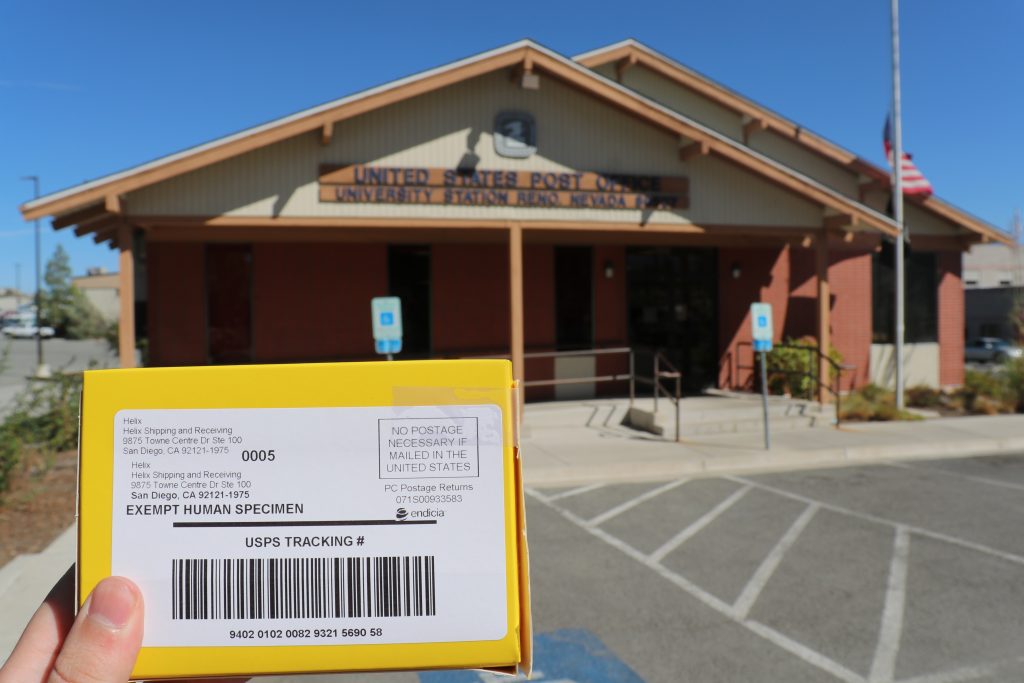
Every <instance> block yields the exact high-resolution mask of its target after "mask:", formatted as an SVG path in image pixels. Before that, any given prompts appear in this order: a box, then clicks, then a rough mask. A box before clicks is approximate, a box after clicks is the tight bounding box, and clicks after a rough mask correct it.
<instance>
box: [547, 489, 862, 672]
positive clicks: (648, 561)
mask: <svg viewBox="0 0 1024 683" xmlns="http://www.w3.org/2000/svg"><path fill="white" fill-rule="evenodd" d="M747 490H749V487H745V488H743V489H740V490H738V491H736V492H735V493H733V494H732V496H730V498H733V497H734V498H735V499H736V500H739V498H740V497H741V493H745V492H746V491H747ZM527 492H528V493H530V495H531V496H533V497H535V498H536V499H537V500H538V501H540V502H541V503H543V504H544V505H546V506H548V507H550V508H551V509H552V510H555V511H556V512H558V513H560V514H561V515H562V516H563V517H565V518H566V519H568V520H569V521H570V522H572V523H573V524H576V525H577V526H579V527H580V528H581V529H583V530H584V531H586V532H587V533H589V534H591V535H593V536H595V537H597V538H599V539H601V540H602V541H604V542H605V543H607V544H608V545H610V546H612V547H613V548H615V549H617V550H619V551H621V552H622V553H624V554H626V555H627V556H629V557H631V558H633V559H634V560H636V561H637V562H639V563H640V564H642V565H644V566H645V567H648V568H649V569H652V570H654V571H655V572H656V573H658V574H659V575H660V576H662V577H663V578H664V579H666V580H668V581H670V582H671V583H673V584H674V585H676V586H678V587H679V588H680V589H682V590H683V591H685V592H686V593H688V594H689V595H691V596H692V597H694V598H696V599H697V600H699V601H700V602H702V603H704V604H705V605H707V606H708V607H710V608H711V609H713V610H715V611H716V612H718V613H719V614H721V615H723V616H725V617H726V618H728V619H730V620H731V621H733V622H735V623H737V624H739V625H740V626H742V627H744V628H746V629H747V630H748V631H750V632H751V633H754V634H756V635H758V636H760V637H761V638H764V639H765V640H767V641H769V642H770V643H773V644H774V645H776V646H777V647H780V648H782V649H783V650H786V651H787V652H789V653H790V654H792V655H794V656H796V657H798V658H799V659H801V660H803V661H804V662H807V663H808V664H811V665H813V666H815V667H817V668H819V669H821V670H823V671H825V672H827V673H829V674H831V675H833V676H835V677H836V678H838V679H839V680H841V681H845V682H846V683H866V680H865V679H864V677H863V676H859V675H857V674H856V673H854V672H853V671H850V670H849V669H847V668H846V667H844V666H843V665H842V664H839V663H838V662H836V661H834V660H832V659H830V658H828V657H826V656H825V655H823V654H821V653H820V652H816V651H815V650H812V649H811V648H809V647H807V646H805V645H803V644H801V643H798V642H796V641H795V640H793V639H792V638H789V637H788V636H786V635H784V634H782V633H780V632H778V631H776V630H775V629H773V628H771V627H770V626H766V625H764V624H762V623H760V622H756V621H753V620H750V619H743V618H741V617H740V616H739V615H738V614H737V613H736V610H735V609H733V607H732V606H731V605H729V604H728V603H726V602H725V601H724V600H720V599H719V598H717V597H715V596H714V595H712V594H711V593H709V592H707V591H706V590H704V589H703V588H701V587H700V586H698V585H697V584H695V583H693V582H692V581H690V580H689V579H687V578H686V577H684V576H682V575H680V574H677V573H675V572H674V571H672V570H671V569H669V568H668V567H665V566H664V565H662V564H661V563H660V562H657V561H656V560H653V559H652V558H651V557H650V556H647V555H644V554H643V553H642V552H640V551H639V550H637V549H636V548H634V547H633V546H631V545H629V544H628V543H626V542H625V541H623V540H622V539H620V538H617V537H615V536H613V535H611V534H609V533H608V532H607V531H605V530H604V529H601V528H599V527H595V526H591V525H590V524H589V523H588V522H587V521H586V520H585V519H583V518H581V517H579V516H578V515H575V514H573V513H572V512H570V511H569V510H566V509H565V508H561V507H559V506H558V505H555V504H554V503H553V502H551V500H550V499H549V498H547V497H544V496H542V495H540V496H538V495H536V494H535V492H533V491H530V490H527ZM727 500H728V499H727ZM725 502H726V501H723V503H725ZM734 502H735V501H734ZM723 503H719V507H721V506H722V505H723ZM723 511H724V510H723ZM709 514H710V513H709ZM706 516H707V515H705V517H706ZM691 526H692V525H691Z"/></svg>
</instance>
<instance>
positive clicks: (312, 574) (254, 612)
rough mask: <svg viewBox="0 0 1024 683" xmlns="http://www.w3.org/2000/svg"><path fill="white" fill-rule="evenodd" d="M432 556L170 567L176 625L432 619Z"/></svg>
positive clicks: (180, 562) (189, 562) (178, 562)
mask: <svg viewBox="0 0 1024 683" xmlns="http://www.w3.org/2000/svg"><path fill="white" fill-rule="evenodd" d="M434 583H435V574H434V556H433V555H406V556H383V557H314V558H310V557H301V558H299V557H296V558H255V559H254V558H249V559H174V560H171V585H172V590H171V615H172V619H344V618H353V617H423V616H434V615H435V614H436V610H437V605H436V602H435V598H436V593H435V589H434Z"/></svg>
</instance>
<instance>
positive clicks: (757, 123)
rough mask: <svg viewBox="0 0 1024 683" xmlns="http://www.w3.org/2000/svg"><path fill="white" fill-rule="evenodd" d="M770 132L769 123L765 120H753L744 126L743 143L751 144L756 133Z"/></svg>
mask: <svg viewBox="0 0 1024 683" xmlns="http://www.w3.org/2000/svg"><path fill="white" fill-rule="evenodd" d="M765 130H768V122H767V121H766V120H764V119H751V120H749V121H747V122H745V123H744V124H743V142H744V143H745V144H750V138H751V136H753V134H754V133H758V132H761V131H765Z"/></svg>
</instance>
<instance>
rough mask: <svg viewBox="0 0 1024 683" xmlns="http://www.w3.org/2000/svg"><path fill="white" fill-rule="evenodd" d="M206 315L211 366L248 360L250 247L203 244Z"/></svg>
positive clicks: (249, 359)
mask: <svg viewBox="0 0 1024 683" xmlns="http://www.w3.org/2000/svg"><path fill="white" fill-rule="evenodd" d="M206 315H207V329H208V330H209V338H208V339H209V345H210V346H209V356H210V362H211V363H213V364H221V363H225V364H232V363H248V362H250V361H251V360H252V248H251V247H250V246H249V245H248V244H208V245H206Z"/></svg>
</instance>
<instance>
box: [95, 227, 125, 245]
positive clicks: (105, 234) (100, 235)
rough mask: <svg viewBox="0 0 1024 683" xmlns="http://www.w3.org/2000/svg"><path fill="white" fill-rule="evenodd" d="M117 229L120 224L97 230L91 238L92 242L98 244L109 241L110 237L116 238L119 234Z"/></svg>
mask: <svg viewBox="0 0 1024 683" xmlns="http://www.w3.org/2000/svg"><path fill="white" fill-rule="evenodd" d="M119 229H120V224H118V225H112V226H110V227H108V228H103V229H102V230H97V231H96V233H95V234H94V235H93V236H92V241H93V242H95V243H96V244H99V243H100V242H102V241H103V240H107V239H110V238H111V237H116V236H117V235H118V234H119V233H118V231H119Z"/></svg>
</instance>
